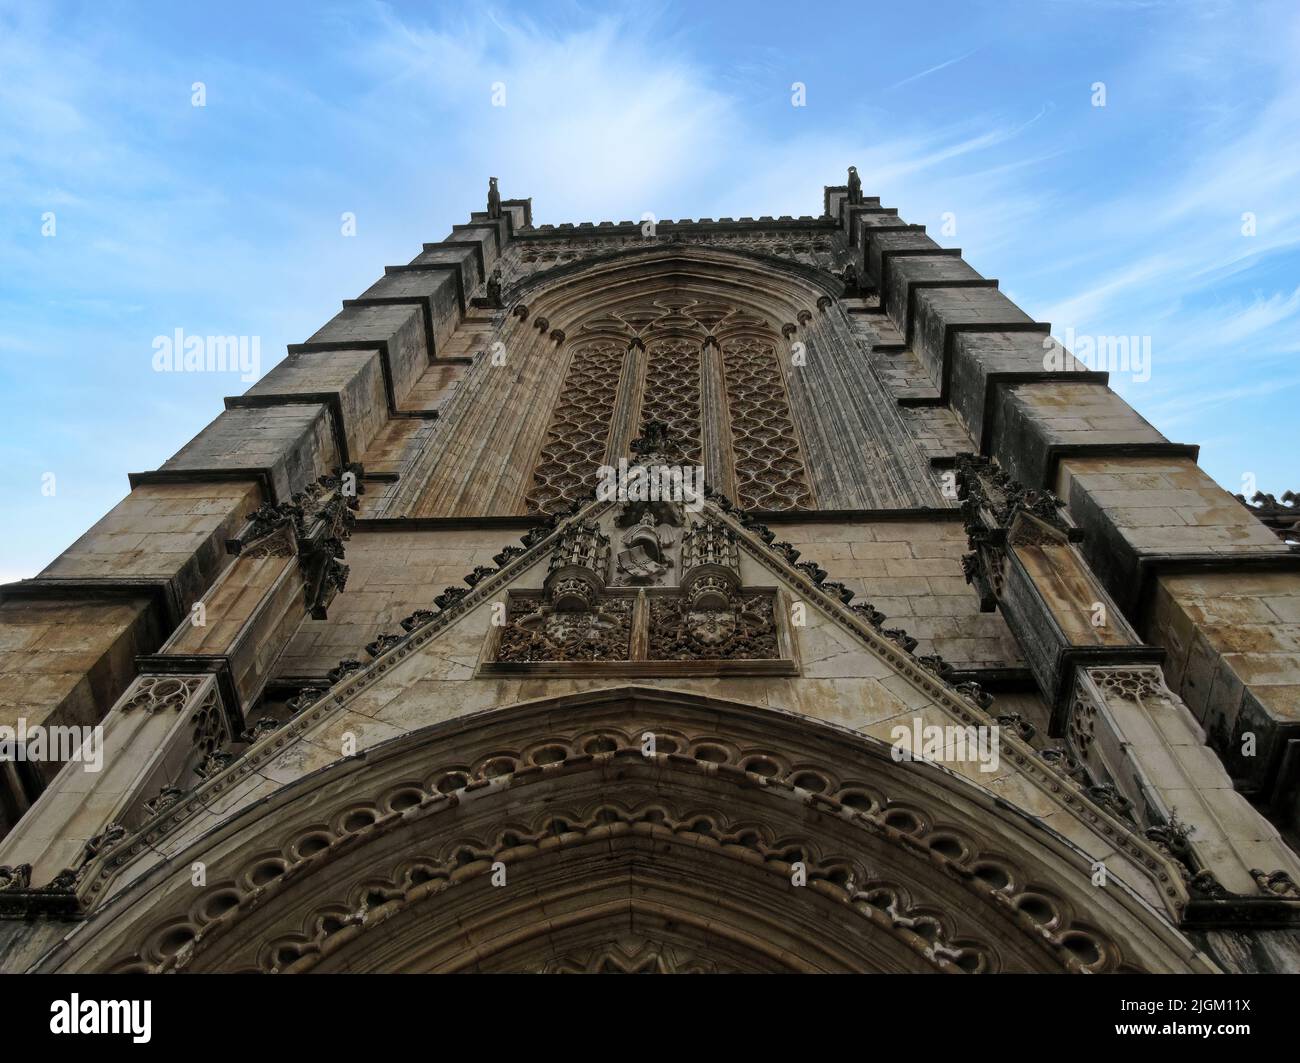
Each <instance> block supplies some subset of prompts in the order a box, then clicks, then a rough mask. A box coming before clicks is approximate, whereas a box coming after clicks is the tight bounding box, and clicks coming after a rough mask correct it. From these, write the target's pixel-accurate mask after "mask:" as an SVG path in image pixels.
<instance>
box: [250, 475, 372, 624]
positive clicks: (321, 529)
mask: <svg viewBox="0 0 1300 1063" xmlns="http://www.w3.org/2000/svg"><path fill="white" fill-rule="evenodd" d="M364 476H365V470H364V469H363V468H362V466H361V465H360V464H358V463H356V462H353V463H350V464H348V465H347V466H345V467H344V468H342V469H339V470H336V471H335V472H334V473H333V474H332V475H328V476H322V477H321V478H320V479H318V480H316V481H315V482H314V483H311V484H309V485H308V486H307V487H305V488H304V489H303V490H301V491H299V492H297V493H296V494H295V495H294V496H293V497H292V498H291V499H290V500H289V501H288V502H281V503H278V504H274V503H267V504H266V505H264V506H262V507H261V508H260V509H258V510H256V511H255V512H254V513H253V514H252V515H251V516H250V517H249V519H248V523H247V524H246V525H245V526H244V528H243V530H242V531H241V532H240V533H239V535H237V536H235V537H234V538H232V539H228V540H227V541H226V550H227V552H228V553H231V554H236V555H241V556H244V555H248V556H253V557H258V556H264V557H271V556H275V557H288V556H290V555H291V554H293V553H294V552H295V551H296V552H297V555H298V564H299V567H300V568H301V569H302V575H303V585H304V593H305V595H306V604H307V610H308V612H309V613H310V614H311V617H312V619H313V620H324V619H326V610H327V609H328V607H329V604H330V602H332V601H333V600H334V598H335V596H336V595H337V594H338V593H339V591H341V590H342V589H343V588H344V587H345V586H346V585H347V581H348V566H347V565H345V564H343V561H342V559H343V555H344V551H343V544H344V542H345V541H346V540H348V539H349V538H351V536H352V527H353V525H354V524H355V523H356V510H357V509H358V508H360V498H359V497H358V496H360V495H362V494H364V493H365V485H364V484H363V483H362V479H363V477H364Z"/></svg>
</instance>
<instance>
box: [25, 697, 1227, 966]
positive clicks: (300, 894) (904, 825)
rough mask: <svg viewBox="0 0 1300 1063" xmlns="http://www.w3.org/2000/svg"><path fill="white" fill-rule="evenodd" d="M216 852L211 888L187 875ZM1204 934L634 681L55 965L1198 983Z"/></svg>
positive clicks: (989, 812)
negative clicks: (1142, 973)
mask: <svg viewBox="0 0 1300 1063" xmlns="http://www.w3.org/2000/svg"><path fill="white" fill-rule="evenodd" d="M197 864H202V865H203V867H204V868H205V869H206V884H205V885H203V886H202V887H200V888H196V887H195V886H194V884H193V878H192V869H193V868H194V867H195V865H197ZM1203 963H1204V961H1203V960H1200V959H1199V958H1198V956H1197V954H1196V952H1195V950H1194V949H1193V948H1192V946H1191V945H1190V944H1189V943H1188V942H1187V941H1186V940H1185V939H1184V938H1183V937H1182V935H1181V934H1179V933H1178V931H1176V930H1175V929H1173V928H1172V927H1171V926H1170V925H1169V924H1168V923H1167V922H1165V921H1164V919H1162V918H1161V916H1160V915H1158V914H1157V913H1156V912H1154V911H1153V910H1151V909H1150V908H1149V907H1148V906H1147V905H1146V904H1145V903H1144V902H1142V901H1141V900H1139V899H1138V897H1137V896H1136V895H1135V894H1133V893H1132V892H1130V891H1128V890H1127V889H1126V888H1125V887H1124V885H1123V884H1122V883H1119V882H1116V881H1112V883H1111V884H1110V885H1109V886H1108V887H1107V888H1106V889H1105V890H1099V889H1097V888H1096V887H1095V886H1094V885H1093V884H1092V882H1091V875H1090V867H1089V862H1088V860H1087V859H1086V858H1085V857H1084V856H1083V855H1082V854H1081V853H1080V852H1078V851H1077V850H1075V849H1073V848H1072V847H1071V846H1069V845H1068V843H1066V842H1065V841H1064V839H1062V838H1061V837H1059V836H1057V835H1055V834H1054V833H1052V832H1051V831H1050V830H1048V829H1046V828H1044V827H1043V826H1042V825H1041V824H1037V825H1036V824H1035V823H1033V822H1032V821H1031V820H1030V819H1029V818H1028V817H1026V816H1024V815H1023V814H1021V813H1018V812H1015V811H1012V810H1009V809H1008V808H1007V807H1004V806H1003V805H1002V804H1000V803H998V802H997V801H996V800H995V799H994V798H992V797H990V796H989V795H988V794H986V793H985V792H983V791H981V790H979V789H977V788H976V787H974V786H972V785H971V784H969V783H967V782H966V781H964V780H963V779H961V778H960V777H959V776H957V775H955V774H953V773H951V772H949V771H947V770H946V769H944V768H942V767H939V766H936V765H933V764H924V763H900V762H896V761H894V760H893V759H892V758H891V756H890V753H889V748H888V747H887V746H886V745H884V744H883V743H881V742H879V741H876V740H874V739H870V738H867V737H865V736H863V735H860V734H857V733H855V732H850V731H847V730H845V729H842V728H838V727H834V726H832V725H829V724H823V723H816V722H813V721H810V720H808V719H807V718H803V717H798V716H795V715H793V714H790V713H785V712H778V711H775V710H771V709H765V708H762V707H759V706H755V705H744V704H740V703H736V702H729V701H722V700H719V699H715V698H709V697H704V696H700V695H693V694H685V693H680V692H673V691H666V690H659V689H651V688H643V687H637V686H624V687H617V688H610V689H604V690H596V691H590V692H587V693H583V694H577V695H569V696H565V697H560V698H548V699H545V700H542V701H535V702H527V703H523V704H517V705H513V706H509V707H503V708H498V709H493V710H491V711H488V712H483V713H478V714H475V715H473V716H470V717H466V718H462V719H459V720H454V721H449V722H447V723H442V724H437V725H434V726H431V727H427V728H424V729H422V730H419V731H415V732H412V733H409V734H407V735H404V736H402V737H400V738H396V739H393V740H391V741H389V742H386V743H384V744H382V745H380V746H376V747H373V748H371V749H369V750H368V751H367V752H366V753H364V754H363V755H358V756H355V757H351V758H347V759H344V760H341V761H338V762H335V763H334V764H333V765H332V766H330V767H328V768H326V769H323V770H321V771H318V772H315V773H313V774H311V775H308V776H306V777H304V778H302V779H300V780H298V781H297V782H295V783H293V784H291V785H289V786H286V787H283V788H282V789H281V790H279V791H277V792H276V793H274V794H273V795H271V796H270V797H268V798H266V799H264V800H262V801H260V802H257V803H256V804H253V805H251V806H249V807H248V808H246V809H245V810H244V811H243V812H242V813H240V814H238V815H236V816H234V817H233V818H231V819H230V820H228V821H226V822H224V823H222V824H221V825H219V826H217V827H216V828H214V829H213V830H212V831H210V832H209V833H208V834H206V835H204V836H203V837H201V838H200V839H199V840H198V841H196V842H195V843H194V844H192V845H191V846H190V847H189V848H188V849H186V850H184V851H182V852H180V853H178V854H176V855H175V856H174V857H173V858H172V859H170V860H168V861H165V862H161V863H159V864H158V865H157V866H155V867H154V868H153V869H152V870H151V871H149V872H148V873H147V874H145V875H143V876H142V877H141V878H139V879H137V880H135V881H134V882H132V883H131V884H130V885H128V886H126V887H124V888H123V889H122V890H121V892H120V893H119V894H118V895H117V896H116V897H114V898H112V899H111V900H110V901H109V902H108V903H107V904H106V905H105V906H103V907H102V908H100V909H99V911H98V912H97V913H96V914H94V915H92V916H91V917H90V919H89V920H88V921H87V922H86V923H85V924H83V925H81V926H79V927H78V928H77V929H76V930H75V931H74V932H72V933H71V934H69V935H68V937H67V938H65V940H64V941H63V943H62V944H61V945H60V946H58V947H57V948H55V949H54V950H53V951H52V952H51V953H49V954H48V955H47V956H46V957H45V959H44V960H43V961H42V962H41V964H39V965H38V966H39V969H41V970H49V971H77V970H80V971H90V970H111V971H209V970H222V971H231V970H241V971H279V972H303V971H410V972H418V971H439V972H450V971H472V970H476V971H504V970H510V971H519V970H533V971H598V970H599V971H626V972H657V971H857V972H891V971H896V972H903V971H917V972H919V971H943V972H952V973H961V972H973V971H990V972H998V971H1007V972H1010V971H1079V970H1086V971H1098V972H1102V971H1139V970H1146V971H1188V970H1196V969H1203Z"/></svg>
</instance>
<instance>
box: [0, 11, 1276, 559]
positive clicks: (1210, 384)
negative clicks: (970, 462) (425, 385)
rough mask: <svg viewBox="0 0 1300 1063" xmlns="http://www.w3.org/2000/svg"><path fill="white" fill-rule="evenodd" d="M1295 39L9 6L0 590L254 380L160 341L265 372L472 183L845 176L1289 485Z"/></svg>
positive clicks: (1167, 417) (1228, 24)
mask: <svg viewBox="0 0 1300 1063" xmlns="http://www.w3.org/2000/svg"><path fill="white" fill-rule="evenodd" d="M1297 55H1300V5H1297V4H1295V3H1293V2H1289V0H1288V2H1284V3H1275V4H1269V3H1259V4H1255V3H1250V2H1246V0H1238V2H1235V3H1219V2H1197V0H1178V2H1174V0H1171V2H1168V3H1164V2H1160V0H1132V2H1125V0H1092V2H1088V0H1079V2H1052V0H1001V2H990V3H978V2H971V0H965V2H960V3H923V2H911V3H883V2H872V0H857V2H854V3H846V4H816V3H812V2H805V3H798V4H792V3H788V2H779V3H773V2H768V0H749V2H746V3H721V2H709V3H701V2H691V3H682V4H672V3H665V4H661V5H657V6H656V5H650V4H646V3H635V4H628V5H617V4H614V5H590V4H579V3H566V2H557V3H532V4H527V5H510V4H501V5H491V6H483V5H481V4H478V3H475V4H463V3H458V4H406V3H390V4H377V3H352V4H347V5H331V4H328V3H312V4H301V5H299V4H290V3H266V2H262V3H258V4H244V3H238V2H226V3H222V4H204V5H188V4H187V5H164V4H148V5H145V4H140V5H133V4H121V3H112V2H104V0H101V2H98V3H91V4H74V3H67V4H49V5H45V4H41V5H36V4H31V3H29V2H23V3H15V4H10V3H9V2H7V0H0V189H2V190H3V205H2V206H0V374H2V375H3V379H2V380H0V418H2V420H0V424H3V429H2V430H0V461H2V463H3V470H4V471H3V481H4V486H5V505H4V506H3V510H2V512H3V522H4V526H3V529H2V530H3V536H2V537H0V542H3V553H0V580H4V579H15V578H20V577H24V576H31V575H34V574H35V573H36V572H37V571H38V570H39V569H40V568H41V567H43V566H44V565H45V564H47V563H48V562H49V561H50V560H51V559H52V558H53V557H55V556H56V555H57V554H58V553H59V552H60V551H62V550H63V549H65V548H66V547H67V546H68V545H69V544H70V543H71V542H72V541H73V540H74V539H75V538H76V536H77V535H78V534H79V533H80V532H81V531H83V530H84V529H85V528H87V527H89V525H90V524H92V523H93V522H94V521H95V520H96V519H97V518H98V517H100V516H101V515H102V514H103V513H105V512H106V511H107V510H108V509H110V508H111V507H112V506H113V505H114V504H115V503H116V502H117V501H118V500H119V499H121V498H122V497H123V496H124V495H125V494H126V492H127V481H126V474H127V473H128V472H130V471H135V470H141V469H150V468H155V467H157V466H158V465H159V464H161V463H162V462H163V461H164V460H166V459H167V458H168V457H169V456H170V455H171V454H173V453H174V452H175V451H176V450H177V449H179V448H180V447H181V446H182V445H183V444H184V443H185V442H186V441H187V440H189V439H190V438H191V437H192V436H193V435H194V434H195V433H196V432H197V431H198V430H199V429H200V428H201V427H203V425H205V424H206V423H207V422H208V421H210V420H211V419H212V418H213V417H214V416H216V414H217V413H218V412H219V411H220V409H221V399H222V397H223V396H224V395H227V394H239V393H241V392H242V391H244V390H245V389H246V388H247V386H248V385H247V384H245V383H241V382H240V381H239V380H238V379H237V377H235V376H233V375H231V374H218V373H179V374H178V373H158V372H155V371H154V370H153V366H152V362H153V354H154V350H153V340H154V337H156V336H159V335H171V334H173V333H174V331H175V330H176V329H178V328H180V329H183V330H184V331H185V332H186V333H187V334H191V335H208V334H219V335H248V336H258V337H260V339H261V350H262V370H263V371H265V370H267V369H269V368H270V367H271V365H273V364H274V362H275V361H276V360H278V359H279V358H280V357H282V356H283V352H284V346H285V344H287V343H295V342H300V341H302V340H304V339H306V337H307V336H308V335H310V334H311V333H312V332H313V331H315V330H316V329H317V328H318V327H319V326H320V325H321V324H323V323H324V322H325V321H327V320H328V319H329V318H330V317H331V316H332V315H333V314H334V313H335V312H336V311H337V309H338V307H339V303H340V301H341V300H343V299H347V298H352V297H355V296H356V295H358V294H359V293H360V292H361V291H362V290H363V289H364V288H366V287H367V286H368V285H369V284H370V283H371V282H373V280H374V279H376V278H377V277H378V276H379V275H380V274H381V273H382V272H383V267H384V265H385V264H391V263H402V262H407V261H409V260H410V259H411V258H412V257H413V256H414V255H415V254H416V253H418V251H419V248H420V244H421V243H422V242H423V241H426V240H438V239H441V238H443V236H445V235H446V234H447V233H448V232H449V231H450V227H451V225H452V224H453V223H456V222H460V221H464V220H465V219H466V217H467V215H468V212H469V211H470V210H472V209H481V205H482V201H483V199H484V191H485V186H486V183H487V176H488V175H489V174H496V175H498V176H499V177H500V178H501V187H502V192H503V194H504V195H505V196H507V197H514V196H532V197H533V205H534V220H535V221H537V222H539V223H544V222H556V223H558V222H564V221H574V222H577V221H601V220H612V221H616V220H620V219H639V218H640V217H641V215H642V214H643V213H644V212H646V211H650V212H653V213H654V214H655V215H656V216H657V217H659V218H699V217H714V218H717V217H722V216H731V217H741V216H746V215H751V216H759V215H763V214H772V215H781V214H793V215H800V214H816V213H818V212H819V211H820V209H821V201H822V187H823V185H826V184H831V183H840V182H842V181H843V179H844V172H845V170H846V168H847V166H848V165H849V164H850V163H853V164H856V165H857V166H858V168H859V171H860V172H861V174H862V177H863V184H864V190H865V192H866V193H867V194H868V195H880V196H881V197H882V198H883V200H884V202H885V203H886V204H887V205H890V206H895V207H898V208H899V210H900V212H901V213H902V215H903V216H904V218H905V219H906V220H908V221H911V222H917V223H922V224H925V225H927V226H929V227H930V230H931V233H932V234H933V235H935V236H936V238H937V239H939V240H940V242H941V243H944V244H947V245H949V246H958V247H961V248H962V249H963V250H964V254H965V257H966V259H967V261H969V262H970V263H971V264H972V265H973V266H974V267H975V268H976V269H978V270H980V271H981V272H982V273H984V275H985V276H990V277H997V278H999V279H1000V280H1001V282H1002V288H1003V290H1004V291H1005V292H1006V293H1007V294H1008V295H1009V296H1010V297H1011V298H1012V299H1014V300H1015V301H1016V302H1018V303H1019V304H1020V305H1021V306H1022V307H1023V308H1024V309H1025V310H1026V311H1027V312H1029V313H1030V314H1032V315H1034V316H1035V317H1036V318H1038V319H1039V320H1045V321H1050V322H1051V323H1052V325H1053V330H1054V332H1055V333H1056V334H1057V335H1058V336H1064V335H1065V330H1066V329H1067V328H1068V329H1073V330H1074V332H1075V334H1089V335H1106V336H1112V335H1136V336H1149V337H1150V338H1151V350H1152V365H1151V373H1150V379H1149V380H1146V381H1141V382H1139V381H1136V380H1133V379H1126V376H1125V374H1122V373H1120V374H1116V375H1115V376H1114V377H1113V380H1112V382H1113V384H1114V385H1115V386H1116V387H1117V389H1118V390H1119V391H1120V392H1121V393H1122V394H1124V396H1125V397H1126V398H1127V399H1128V401H1129V402H1130V403H1132V404H1133V405H1134V406H1135V407H1136V408H1137V409H1138V410H1139V411H1140V412H1141V413H1142V414H1143V415H1144V416H1146V417H1147V418H1148V419H1149V420H1151V421H1152V422H1153V423H1155V425H1156V426H1157V427H1158V428H1160V429H1161V430H1162V431H1163V432H1164V433H1165V434H1166V435H1168V436H1169V437H1170V438H1171V439H1174V440H1176V441H1179V442H1197V443H1200V444H1201V446H1202V453H1201V463H1202V465H1203V466H1204V467H1205V468H1206V469H1207V470H1208V471H1209V472H1210V474H1211V475H1213V476H1214V477H1215V478H1216V479H1217V480H1218V481H1219V482H1220V483H1222V484H1224V485H1225V486H1226V487H1228V488H1229V489H1230V490H1233V491H1239V490H1241V489H1242V482H1243V479H1242V478H1243V476H1246V475H1247V474H1250V475H1253V476H1254V478H1255V481H1256V482H1257V484H1258V486H1259V487H1260V488H1261V489H1263V490H1266V491H1272V492H1274V493H1277V494H1279V495H1280V494H1281V492H1282V491H1284V490H1286V489H1288V488H1294V489H1300V471H1298V470H1297V468H1296V464H1297V461H1296V456H1297V451H1298V450H1300V447H1297V445H1296V434H1297V433H1296V425H1297V416H1296V414H1297V395H1298V394H1300V391H1298V389H1297V385H1300V369H1298V368H1297V366H1296V358H1297V355H1298V354H1300V337H1298V334H1297V329H1296V323H1297V319H1298V318H1300V179H1298V178H1300V64H1297V63H1296V62H1295V58H1296V56H1297ZM195 82H203V83H204V85H205V86H206V105H205V106H203V107H195V106H192V86H193V84H194V83H195ZM494 82H501V83H504V85H505V89H506V105H505V106H504V107H493V106H492V101H491V96H492V85H493V83H494ZM795 82H802V83H803V84H804V85H805V86H806V106H803V107H794V106H792V103H791V98H792V92H791V86H792V85H793V83H795ZM1097 82H1102V83H1104V86H1105V106H1104V107H1099V106H1094V100H1095V99H1096V91H1095V89H1094V87H1093V86H1094V85H1095V84H1096V83H1097ZM344 212H351V213H352V214H353V215H355V218H356V234H355V235H354V236H344V235H342V229H343V225H342V224H341V216H342V215H343V214H344ZM51 213H52V214H53V216H54V218H53V221H54V233H53V235H43V233H42V229H43V228H48V227H49V226H48V224H47V220H48V215H49V214H51ZM1247 214H1250V215H1253V217H1254V232H1253V235H1246V234H1245V233H1243V226H1244V225H1245V223H1244V222H1243V216H1244V215H1247ZM945 215H951V220H952V221H953V222H955V226H956V232H955V234H954V235H952V236H945V235H943V233H942V226H943V223H944V219H945ZM1247 227H1248V226H1247ZM49 473H53V474H54V485H55V489H54V493H53V494H52V495H51V494H48V493H46V492H45V491H43V490H42V487H43V484H47V483H48V482H49V481H48V479H47V477H46V474H49Z"/></svg>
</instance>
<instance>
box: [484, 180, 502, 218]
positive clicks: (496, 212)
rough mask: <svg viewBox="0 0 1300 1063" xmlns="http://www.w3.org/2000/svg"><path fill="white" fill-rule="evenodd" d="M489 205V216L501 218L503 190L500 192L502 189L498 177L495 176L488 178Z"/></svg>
mask: <svg viewBox="0 0 1300 1063" xmlns="http://www.w3.org/2000/svg"><path fill="white" fill-rule="evenodd" d="M487 207H488V217H489V218H499V217H501V192H500V190H499V189H498V188H497V179H496V178H495V177H489V178H488V204H487Z"/></svg>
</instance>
